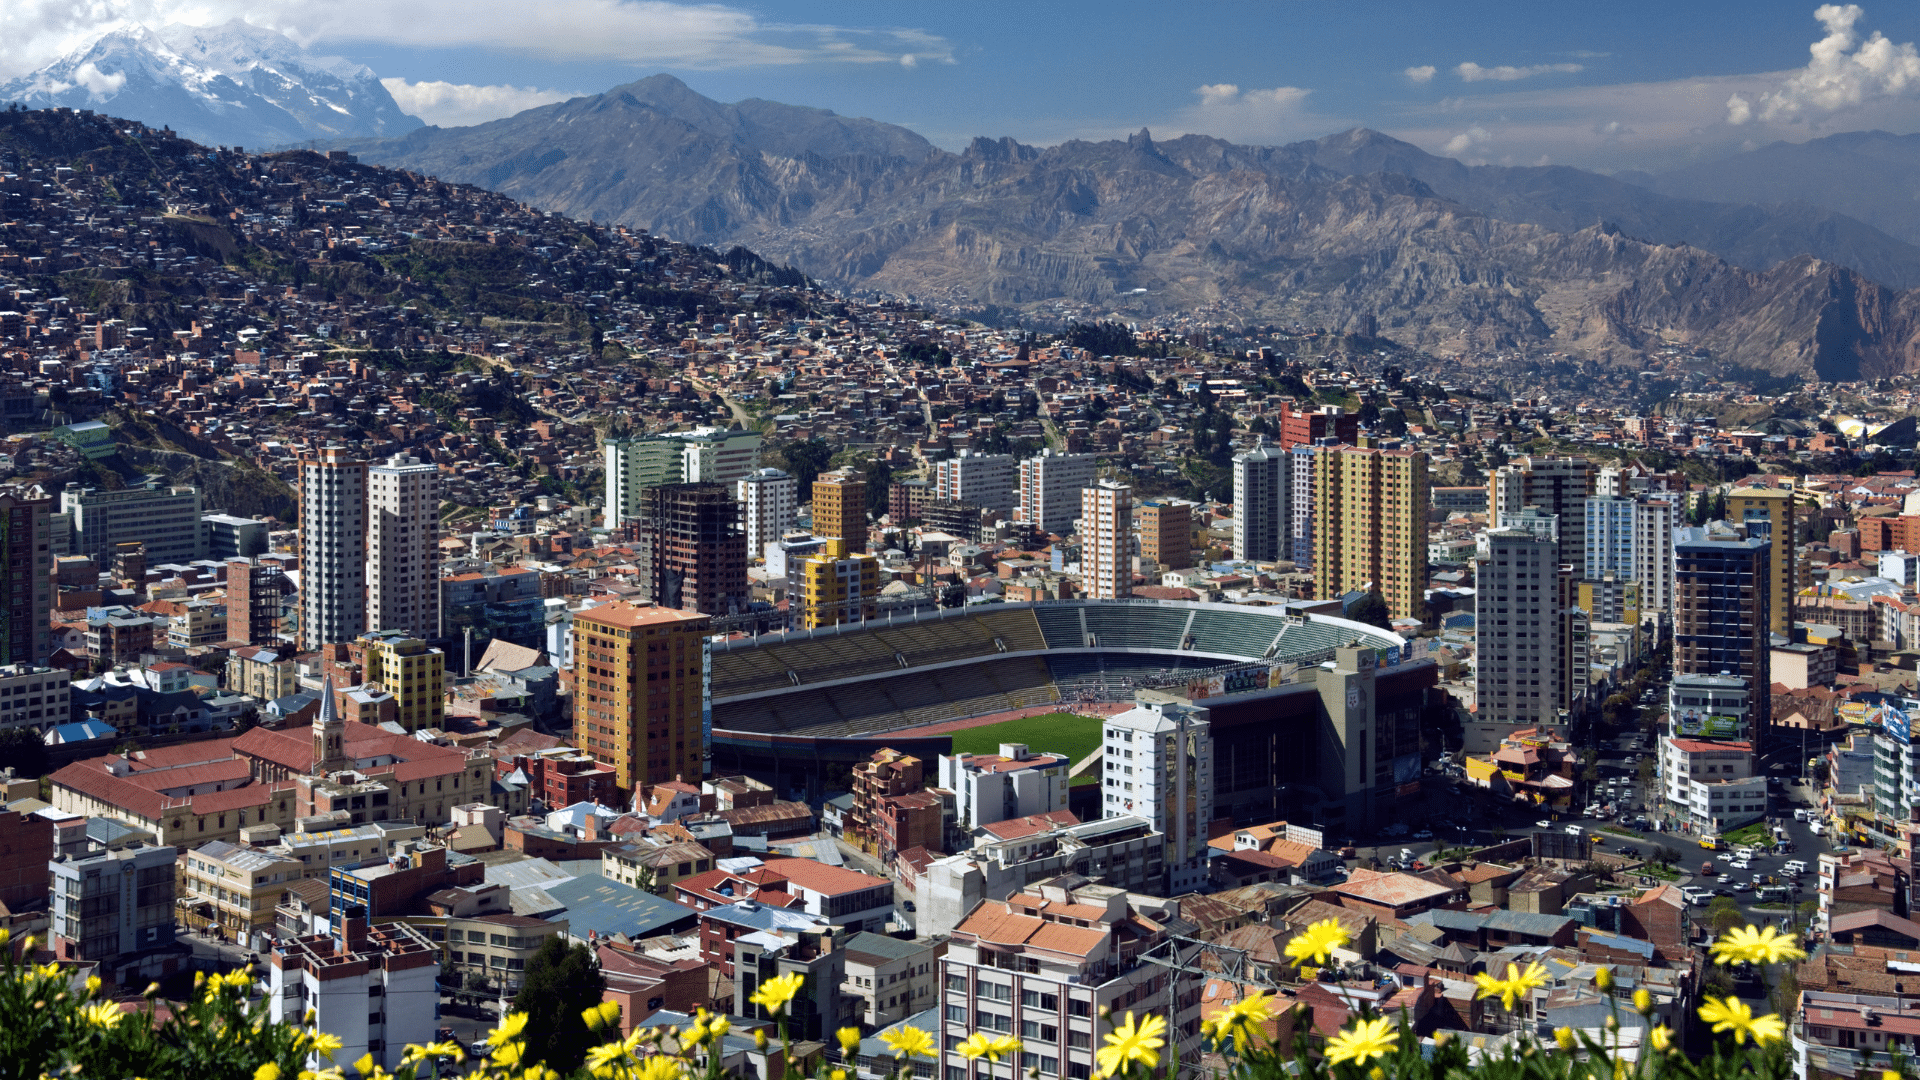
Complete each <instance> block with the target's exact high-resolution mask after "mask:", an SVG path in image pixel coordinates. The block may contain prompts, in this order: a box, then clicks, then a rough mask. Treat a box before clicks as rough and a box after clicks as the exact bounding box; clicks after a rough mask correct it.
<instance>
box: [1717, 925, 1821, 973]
mask: <svg viewBox="0 0 1920 1080" xmlns="http://www.w3.org/2000/svg"><path fill="white" fill-rule="evenodd" d="M1806 958H1807V952H1806V950H1805V949H1802V948H1801V947H1800V945H1799V942H1798V940H1797V939H1796V938H1795V937H1794V936H1793V935H1792V934H1783V933H1781V932H1780V931H1779V930H1777V929H1775V928H1774V927H1771V926H1767V927H1753V926H1736V927H1734V928H1733V929H1731V930H1729V931H1727V932H1726V933H1724V934H1722V935H1720V940H1718V941H1716V942H1714V943H1713V962H1714V963H1716V964H1731V963H1734V962H1735V961H1739V960H1744V961H1746V962H1747V963H1749V964H1777V963H1779V962H1780V961H1782V960H1805V959H1806Z"/></svg>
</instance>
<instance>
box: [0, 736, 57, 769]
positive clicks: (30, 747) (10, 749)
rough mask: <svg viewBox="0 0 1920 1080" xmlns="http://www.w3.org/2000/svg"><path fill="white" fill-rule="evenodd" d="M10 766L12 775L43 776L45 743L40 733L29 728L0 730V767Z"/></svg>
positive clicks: (45, 766) (45, 763) (45, 753)
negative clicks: (41, 739)
mask: <svg viewBox="0 0 1920 1080" xmlns="http://www.w3.org/2000/svg"><path fill="white" fill-rule="evenodd" d="M4 768H11V769H12V770H13V775H14V776H16V777H18V778H20V779H23V780H24V779H26V778H27V777H29V776H43V775H45V774H46V771H47V744H46V743H43V742H41V741H40V733H39V732H37V731H33V730H32V729H30V728H8V729H7V730H5V731H0V769H4Z"/></svg>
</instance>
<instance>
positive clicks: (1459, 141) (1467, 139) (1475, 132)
mask: <svg viewBox="0 0 1920 1080" xmlns="http://www.w3.org/2000/svg"><path fill="white" fill-rule="evenodd" d="M1492 141H1493V132H1491V131H1488V130H1487V129H1486V128H1483V127H1480V126H1479V125H1477V124H1476V125H1474V126H1473V127H1470V128H1468V129H1467V130H1465V131H1463V132H1461V133H1460V134H1458V135H1455V136H1454V137H1453V138H1451V139H1448V140H1447V145H1446V146H1445V147H1444V149H1445V151H1446V154H1447V156H1448V157H1459V156H1460V155H1461V154H1464V153H1467V152H1468V151H1470V150H1474V149H1477V148H1479V147H1482V146H1485V145H1486V144H1488V143H1490V142H1492Z"/></svg>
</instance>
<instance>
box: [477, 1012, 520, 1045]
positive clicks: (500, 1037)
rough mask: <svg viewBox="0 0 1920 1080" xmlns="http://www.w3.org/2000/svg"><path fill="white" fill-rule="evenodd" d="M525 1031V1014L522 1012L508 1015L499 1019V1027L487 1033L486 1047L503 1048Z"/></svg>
mask: <svg viewBox="0 0 1920 1080" xmlns="http://www.w3.org/2000/svg"><path fill="white" fill-rule="evenodd" d="M525 1030H527V1014H526V1013H523V1012H516V1013H508V1014H507V1015H505V1016H503V1017H501V1018H500V1026H499V1027H497V1028H494V1029H493V1030H492V1031H489V1032H487V1045H488V1046H503V1045H505V1044H506V1043H509V1042H512V1041H513V1040H515V1039H517V1038H519V1037H520V1033H521V1032H523V1031H525Z"/></svg>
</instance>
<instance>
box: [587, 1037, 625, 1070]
mask: <svg viewBox="0 0 1920 1080" xmlns="http://www.w3.org/2000/svg"><path fill="white" fill-rule="evenodd" d="M626 1056H627V1048H626V1046H625V1045H624V1044H622V1043H617V1042H610V1043H601V1044H600V1045H599V1046H596V1047H593V1048H592V1049H590V1050H588V1051H587V1068H588V1069H591V1070H593V1071H594V1072H598V1071H599V1070H601V1069H604V1068H606V1067H607V1066H608V1065H611V1064H613V1063H614V1062H616V1061H619V1060H620V1059H621V1058H623V1057H626Z"/></svg>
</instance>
